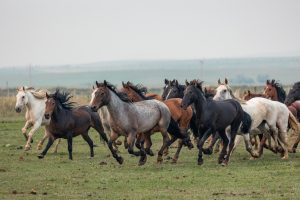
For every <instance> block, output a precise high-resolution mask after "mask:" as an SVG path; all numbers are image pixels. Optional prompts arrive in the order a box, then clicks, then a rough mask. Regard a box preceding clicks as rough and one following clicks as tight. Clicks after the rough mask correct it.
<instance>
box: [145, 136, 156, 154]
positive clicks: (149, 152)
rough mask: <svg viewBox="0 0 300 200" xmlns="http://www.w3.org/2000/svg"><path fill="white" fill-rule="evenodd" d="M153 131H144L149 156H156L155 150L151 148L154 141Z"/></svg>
mask: <svg viewBox="0 0 300 200" xmlns="http://www.w3.org/2000/svg"><path fill="white" fill-rule="evenodd" d="M151 134H152V133H151V132H148V133H144V137H145V147H146V148H145V151H146V153H147V154H148V155H149V156H154V153H153V151H152V150H151V146H152V141H151V137H150V136H151Z"/></svg>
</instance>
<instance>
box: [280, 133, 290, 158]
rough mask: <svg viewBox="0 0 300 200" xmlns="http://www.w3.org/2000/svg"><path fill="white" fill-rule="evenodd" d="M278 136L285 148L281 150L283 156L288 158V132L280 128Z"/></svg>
mask: <svg viewBox="0 0 300 200" xmlns="http://www.w3.org/2000/svg"><path fill="white" fill-rule="evenodd" d="M278 136H279V144H280V146H281V147H282V148H283V150H282V152H281V158H282V159H284V160H285V159H288V157H289V154H288V143H287V133H286V131H281V130H280V129H279V134H278Z"/></svg>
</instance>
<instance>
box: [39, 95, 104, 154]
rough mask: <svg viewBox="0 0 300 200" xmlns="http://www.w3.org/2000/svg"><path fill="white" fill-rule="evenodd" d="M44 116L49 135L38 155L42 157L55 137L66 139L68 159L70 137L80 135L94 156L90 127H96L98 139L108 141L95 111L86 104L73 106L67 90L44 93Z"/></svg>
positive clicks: (70, 149)
mask: <svg viewBox="0 0 300 200" xmlns="http://www.w3.org/2000/svg"><path fill="white" fill-rule="evenodd" d="M46 96H47V101H46V108H45V114H44V116H45V118H46V119H50V124H49V125H47V126H46V131H47V133H48V134H49V135H50V137H49V140H48V144H47V146H46V148H45V149H44V150H43V152H42V153H41V154H40V155H39V156H38V157H39V158H40V159H41V158H44V156H45V155H46V154H47V151H48V149H49V148H50V147H51V145H52V144H53V142H54V140H56V139H57V138H65V139H67V140H68V151H69V159H71V160H72V159H73V156H72V138H73V137H75V136H78V135H81V136H82V138H83V139H84V140H85V141H86V142H87V143H88V144H89V146H90V156H91V157H94V149H93V148H94V145H93V141H92V140H91V138H90V137H89V135H88V131H89V129H90V127H93V128H94V129H96V131H97V132H98V133H99V135H100V140H101V139H103V140H104V141H105V142H106V143H107V142H108V139H107V136H106V134H105V133H104V130H103V127H102V123H101V120H100V117H99V114H98V113H97V112H93V111H92V110H91V109H90V108H89V107H88V106H79V107H74V104H73V102H70V101H69V100H70V98H71V97H72V96H70V94H69V93H67V92H60V91H59V90H56V92H55V93H54V94H50V95H48V94H46Z"/></svg>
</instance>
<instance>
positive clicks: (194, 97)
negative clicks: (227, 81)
mask: <svg viewBox="0 0 300 200" xmlns="http://www.w3.org/2000/svg"><path fill="white" fill-rule="evenodd" d="M186 85H187V88H186V89H185V91H184V97H183V99H182V103H181V105H182V107H183V108H184V109H186V108H187V107H188V106H189V105H191V104H194V106H195V110H196V117H197V125H198V127H199V130H200V137H199V139H198V149H199V153H198V165H201V164H203V158H202V151H203V145H204V142H205V141H206V140H207V138H208V137H209V136H210V135H211V134H212V135H215V134H216V132H218V133H219V135H220V137H221V138H222V140H223V148H222V151H221V153H220V156H219V159H218V162H219V163H220V164H221V163H222V165H227V164H228V161H229V157H230V154H231V152H232V149H233V146H234V142H233V141H234V140H235V136H236V133H237V131H238V129H239V126H240V125H241V123H242V120H243V117H244V111H243V109H242V107H241V105H240V104H239V103H238V102H237V101H235V100H233V99H228V100H224V101H214V100H213V99H211V98H208V99H206V98H205V96H204V92H203V91H202V82H199V81H197V80H193V81H191V82H190V83H188V82H186ZM248 125H249V126H251V123H250V124H248ZM228 126H231V132H230V138H231V139H230V141H229V139H228V137H227V136H226V133H225V129H226V128H227V127H228ZM246 129H248V127H247V128H245V130H246ZM245 133H246V132H245ZM228 145H229V150H228V152H227V147H228Z"/></svg>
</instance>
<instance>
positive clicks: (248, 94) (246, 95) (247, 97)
mask: <svg viewBox="0 0 300 200" xmlns="http://www.w3.org/2000/svg"><path fill="white" fill-rule="evenodd" d="M254 97H266V95H264V94H259V93H252V92H251V91H250V90H247V91H245V92H244V95H243V97H242V99H243V100H245V101H248V100H250V99H252V98H254Z"/></svg>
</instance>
